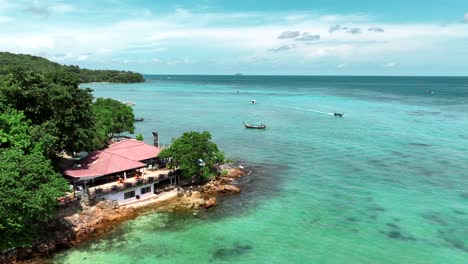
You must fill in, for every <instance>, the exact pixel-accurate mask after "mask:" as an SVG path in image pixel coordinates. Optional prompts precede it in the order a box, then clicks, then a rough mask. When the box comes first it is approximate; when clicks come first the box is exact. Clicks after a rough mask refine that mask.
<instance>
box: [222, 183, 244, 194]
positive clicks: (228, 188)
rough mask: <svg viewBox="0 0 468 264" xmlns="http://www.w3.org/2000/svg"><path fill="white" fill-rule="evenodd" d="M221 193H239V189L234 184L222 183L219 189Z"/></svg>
mask: <svg viewBox="0 0 468 264" xmlns="http://www.w3.org/2000/svg"><path fill="white" fill-rule="evenodd" d="M219 191H220V192H222V193H239V192H240V191H241V190H240V188H239V187H237V186H235V185H223V186H221V187H220V189H219Z"/></svg>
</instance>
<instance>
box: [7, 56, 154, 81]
mask: <svg viewBox="0 0 468 264" xmlns="http://www.w3.org/2000/svg"><path fill="white" fill-rule="evenodd" d="M15 68H23V69H28V70H31V71H34V72H40V73H49V72H53V71H57V70H59V69H63V70H67V71H70V72H73V73H75V74H76V75H77V76H78V78H79V80H80V82H81V83H88V82H112V83H137V82H144V81H145V79H144V78H143V76H142V75H141V74H139V73H135V72H130V71H115V70H89V69H81V68H80V67H79V66H73V65H70V66H67V65H61V64H58V63H56V62H52V61H50V60H48V59H46V58H42V57H37V56H32V55H26V54H13V53H9V52H0V74H7V73H9V72H11V71H12V70H13V69H15Z"/></svg>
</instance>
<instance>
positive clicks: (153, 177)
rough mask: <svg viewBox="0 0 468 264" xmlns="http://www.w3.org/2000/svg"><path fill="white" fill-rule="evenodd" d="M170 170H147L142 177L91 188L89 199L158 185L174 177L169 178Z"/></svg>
mask: <svg viewBox="0 0 468 264" xmlns="http://www.w3.org/2000/svg"><path fill="white" fill-rule="evenodd" d="M170 171H171V170H169V169H160V170H147V169H145V171H143V173H142V176H140V177H132V178H128V179H126V180H125V181H113V182H108V183H105V184H101V185H98V186H94V187H90V188H88V190H89V193H88V194H89V196H90V197H89V198H91V199H94V198H96V197H97V196H100V195H105V194H110V193H116V192H120V191H123V190H127V189H132V188H135V187H138V186H142V185H146V184H149V183H158V182H159V181H162V180H166V179H169V178H171V177H174V176H169V172H170Z"/></svg>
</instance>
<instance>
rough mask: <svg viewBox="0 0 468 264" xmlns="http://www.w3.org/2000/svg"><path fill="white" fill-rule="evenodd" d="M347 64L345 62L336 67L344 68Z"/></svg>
mask: <svg viewBox="0 0 468 264" xmlns="http://www.w3.org/2000/svg"><path fill="white" fill-rule="evenodd" d="M345 66H346V64H344V63H342V64H338V65H336V67H337V68H339V69H341V68H344V67H345Z"/></svg>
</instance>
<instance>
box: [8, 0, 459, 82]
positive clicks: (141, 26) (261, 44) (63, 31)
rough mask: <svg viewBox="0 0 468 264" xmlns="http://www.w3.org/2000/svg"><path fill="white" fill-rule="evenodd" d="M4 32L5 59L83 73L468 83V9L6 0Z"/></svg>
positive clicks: (397, 1)
mask: <svg viewBox="0 0 468 264" xmlns="http://www.w3.org/2000/svg"><path fill="white" fill-rule="evenodd" d="M0 28H1V30H0V50H3V51H10V52H15V53H29V54H34V55H39V56H44V57H47V58H49V59H51V60H53V61H57V62H59V63H63V64H74V65H80V66H81V67H87V68H109V69H122V70H133V71H138V72H141V73H147V74H234V73H237V72H242V73H244V74H287V75H289V74H297V75H323V74H325V75H464V76H466V75H468V1H467V0H463V1H462V0H450V1H447V0H444V1H442V0H427V1H422V0H413V1H410V0H405V1H403V0H393V1H385V2H384V1H375V0H374V1H371V0H366V1H364V0H362V1H357V0H354V1H347V0H327V1H325V0H315V1H314V0H308V1H303V0H293V1H260V0H257V1H251V0H237V1H232V0H231V1H227V0H223V1H217V0H202V1H187V0H185V1H147V0H135V1H123V0H102V1H91V0H84V1H61V0H47V1H39V0H36V1H22V0H18V1H7V0H0Z"/></svg>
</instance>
